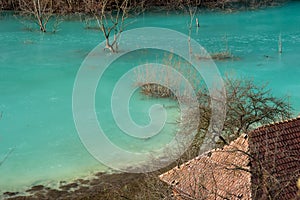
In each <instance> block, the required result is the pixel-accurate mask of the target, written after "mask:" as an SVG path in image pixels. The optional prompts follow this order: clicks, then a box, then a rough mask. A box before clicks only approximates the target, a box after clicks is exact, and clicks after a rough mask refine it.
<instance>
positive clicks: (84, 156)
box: [0, 2, 300, 191]
mask: <svg viewBox="0 0 300 200" xmlns="http://www.w3.org/2000/svg"><path fill="white" fill-rule="evenodd" d="M299 9H300V3H299V2H293V3H290V4H287V5H285V6H284V7H278V8H269V9H263V10H258V11H245V12H236V13H232V14H226V13H210V12H201V13H199V14H198V15H197V17H198V18H199V21H200V25H201V27H200V28H199V30H198V31H197V30H196V28H195V29H194V30H193V38H194V39H196V40H197V41H198V42H200V44H201V45H202V46H204V47H205V48H207V49H208V50H209V51H211V52H216V51H218V50H219V49H224V48H225V47H224V40H223V38H224V35H225V34H226V35H227V40H228V45H229V49H230V50H231V52H232V54H233V55H234V56H236V57H239V58H240V59H239V60H235V61H226V62H217V65H218V67H219V69H220V71H221V72H222V74H226V73H230V74H234V75H236V76H247V77H252V78H253V79H254V81H255V82H257V83H259V84H261V83H263V82H268V83H269V85H268V87H269V88H271V89H272V90H273V92H274V94H275V95H278V96H282V95H289V96H290V102H291V104H292V106H293V107H294V108H295V110H294V113H295V115H297V114H299V113H300V93H299V90H300V82H299V77H300V60H299V52H300V14H299ZM162 19H163V20H162ZM135 20H136V21H135V23H133V24H131V25H130V27H129V28H134V27H142V26H158V27H166V28H172V29H175V30H178V31H181V32H184V33H186V32H187V23H188V20H189V19H188V16H187V15H175V14H169V15H164V14H157V13H156V14H153V13H152V14H151V13H146V14H145V15H143V16H141V17H139V18H137V19H135ZM280 32H281V34H282V41H283V54H282V55H279V54H278V52H277V49H278V46H277V45H278V44H277V43H278V35H279V33H280ZM102 39H103V38H102V36H101V34H100V33H99V32H97V31H94V30H86V29H84V28H83V24H82V23H80V22H79V21H66V22H63V23H62V24H61V27H60V31H59V32H58V33H57V34H42V33H39V32H28V31H26V30H24V29H23V26H22V25H21V24H20V23H19V21H18V20H16V19H15V18H14V17H12V16H10V17H9V16H8V17H2V18H1V19H0V111H1V112H2V118H1V120H0V161H1V160H2V159H4V158H5V157H6V155H7V154H8V153H9V152H10V149H13V150H12V151H11V153H10V154H9V156H8V157H7V159H6V160H5V162H4V163H3V164H2V165H1V166H0V191H5V190H19V189H24V188H26V187H28V186H30V185H33V184H40V183H56V182H58V181H59V180H71V179H73V178H75V177H79V176H86V175H88V174H90V173H91V172H93V171H97V170H98V171H106V170H108V168H107V167H105V166H103V165H101V164H100V163H98V162H97V161H95V160H94V158H93V157H92V156H91V155H90V154H89V153H88V152H87V151H86V150H85V148H84V147H83V145H82V144H81V142H80V140H79V137H78V135H77V133H76V129H75V125H74V122H73V116H72V90H73V83H74V80H75V76H76V73H77V70H78V69H79V67H80V64H81V62H82V61H83V59H84V58H85V56H86V55H87V54H88V53H89V51H90V50H92V49H93V48H94V47H95V46H96V45H97V44H98V43H99V42H101V40H102ZM136 58H137V56H134V55H129V56H128V57H127V58H125V59H123V63H122V61H121V63H120V65H122V67H124V68H125V69H126V67H128V68H130V67H129V66H132V65H133V66H134V65H135V64H138V63H139V62H141V61H139V60H137V59H136ZM154 60H156V59H154ZM124 68H123V70H118V69H117V68H112V69H111V70H109V71H108V72H107V73H108V74H107V79H105V80H104V81H107V82H106V83H105V84H108V85H109V86H108V87H105V88H104V89H103V88H98V90H97V91H98V92H97V96H96V98H98V99H99V98H101V95H105V94H109V90H110V89H111V87H112V84H113V81H112V80H116V79H117V78H118V77H120V76H121V74H122V73H123V72H124V70H125V69H124ZM122 71H123V72H122ZM96 102H98V101H96ZM157 102H158V103H163V104H164V105H167V106H170V108H168V109H167V110H168V114H169V118H168V121H167V122H168V123H167V126H166V127H165V129H164V130H163V133H162V135H160V136H157V137H154V138H152V139H150V140H147V141H143V142H142V143H139V142H138V141H132V140H130V139H128V137H127V136H122V133H121V132H120V131H119V130H118V129H117V128H116V127H115V125H114V124H113V123H112V118H111V117H107V118H101V123H103V124H105V129H106V131H107V132H109V133H111V134H110V135H109V137H110V138H111V139H112V140H113V141H115V142H116V143H118V144H119V145H121V146H123V147H124V148H128V149H130V150H137V149H139V148H140V147H141V146H147V147H148V149H149V150H151V149H153V148H157V147H159V146H160V145H163V144H164V143H165V142H168V141H169V140H170V138H171V137H172V135H173V134H174V132H175V130H176V127H175V126H174V124H173V122H175V121H176V119H177V117H178V110H177V108H176V102H174V101H170V100H167V99H163V100H157V99H149V98H145V97H143V96H142V95H141V94H139V93H135V95H134V97H133V98H132V100H131V102H130V105H131V111H132V115H133V119H135V120H136V121H137V122H138V123H141V124H147V123H148V122H149V118H148V113H147V112H148V108H149V106H151V105H152V104H153V103H157ZM174 106H175V107H174ZM96 107H97V108H98V109H97V110H96V112H97V113H98V115H99V114H100V113H103V112H104V113H106V112H109V108H107V107H105V108H101V105H96ZM99 116H100V115H99ZM105 120H107V121H105ZM108 153H109V152H108ZM116 161H117V158H116Z"/></svg>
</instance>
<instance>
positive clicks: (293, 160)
mask: <svg viewBox="0 0 300 200" xmlns="http://www.w3.org/2000/svg"><path fill="white" fill-rule="evenodd" d="M249 136H250V137H249V148H250V153H251V155H252V156H253V160H252V161H251V166H252V167H251V171H252V172H251V173H252V177H251V183H252V195H253V198H254V199H257V198H258V197H264V196H265V197H266V196H273V197H276V199H296V198H297V197H296V194H297V187H296V182H297V179H298V178H299V177H300V118H297V119H292V120H288V121H284V122H280V123H275V124H271V125H268V126H263V127H261V128H258V129H256V130H254V131H252V132H251V133H249Z"/></svg>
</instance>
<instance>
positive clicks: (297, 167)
mask: <svg viewBox="0 0 300 200" xmlns="http://www.w3.org/2000/svg"><path fill="white" fill-rule="evenodd" d="M299 177H300V118H297V119H292V120H288V121H284V122H279V123H274V124H271V125H267V126H263V127H260V128H258V129H256V130H254V131H252V132H250V133H249V135H248V137H247V138H246V137H245V136H241V137H239V138H237V139H236V140H234V141H233V142H231V143H230V145H227V146H224V148H223V149H216V150H212V151H210V152H207V153H205V154H203V155H201V156H198V157H196V158H194V159H192V160H190V161H189V162H187V163H184V164H182V165H181V166H180V167H179V168H177V167H176V168H173V169H172V170H170V171H168V172H166V173H164V174H162V175H161V176H160V178H161V179H162V180H163V181H165V182H167V183H168V184H170V185H172V186H173V188H174V192H175V193H176V194H177V199H192V198H197V199H199V198H203V199H269V198H272V199H279V200H283V199H300V198H299V197H297V187H296V182H297V179H298V178H299Z"/></svg>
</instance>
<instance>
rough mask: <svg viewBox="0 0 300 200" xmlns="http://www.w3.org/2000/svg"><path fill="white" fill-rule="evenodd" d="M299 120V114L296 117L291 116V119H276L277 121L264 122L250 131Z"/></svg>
mask: <svg viewBox="0 0 300 200" xmlns="http://www.w3.org/2000/svg"><path fill="white" fill-rule="evenodd" d="M298 120H300V116H298V117H296V118H291V119H286V120H282V121H277V122H272V123H270V124H264V125H262V126H260V127H258V128H256V129H254V130H252V131H250V133H251V132H255V131H259V130H262V129H265V128H270V127H274V126H277V125H282V124H286V123H291V122H294V121H298Z"/></svg>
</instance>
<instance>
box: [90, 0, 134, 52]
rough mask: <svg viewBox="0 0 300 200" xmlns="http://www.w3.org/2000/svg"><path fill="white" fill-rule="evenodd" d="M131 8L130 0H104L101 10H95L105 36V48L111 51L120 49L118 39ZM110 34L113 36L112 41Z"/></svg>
mask: <svg viewBox="0 0 300 200" xmlns="http://www.w3.org/2000/svg"><path fill="white" fill-rule="evenodd" d="M129 10H130V5H129V0H124V1H120V0H114V1H113V2H112V1H110V0H103V1H102V2H101V9H100V12H95V13H94V16H95V18H96V20H97V23H98V26H99V28H100V29H101V31H102V33H103V36H104V38H105V41H106V43H105V48H107V49H109V50H110V51H111V52H113V53H116V52H117V51H118V39H119V36H120V34H121V33H122V31H123V30H124V27H125V19H126V18H127V17H128V12H129ZM110 36H113V39H112V41H111V39H110Z"/></svg>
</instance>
